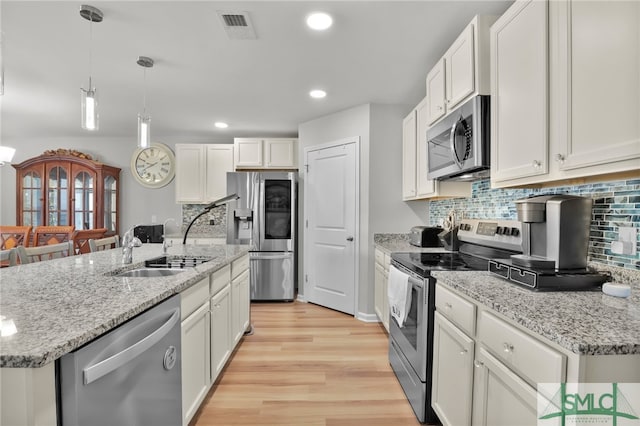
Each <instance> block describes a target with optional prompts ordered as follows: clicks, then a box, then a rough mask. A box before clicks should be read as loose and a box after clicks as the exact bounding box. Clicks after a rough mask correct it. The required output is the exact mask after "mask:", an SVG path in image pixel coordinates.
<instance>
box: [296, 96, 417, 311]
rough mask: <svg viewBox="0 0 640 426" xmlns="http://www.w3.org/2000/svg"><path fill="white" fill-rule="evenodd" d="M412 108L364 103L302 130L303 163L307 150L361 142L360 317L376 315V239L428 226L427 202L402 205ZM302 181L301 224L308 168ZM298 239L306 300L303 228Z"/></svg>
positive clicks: (301, 178) (299, 127) (299, 272)
mask: <svg viewBox="0 0 640 426" xmlns="http://www.w3.org/2000/svg"><path fill="white" fill-rule="evenodd" d="M408 110H409V108H408V107H406V106H398V105H378V104H365V105H360V106H357V107H353V108H350V109H347V110H344V111H340V112H337V113H334V114H330V115H327V116H324V117H320V118H317V119H315V120H311V121H308V122H305V123H302V124H300V125H299V126H298V141H299V150H298V152H299V163H300V164H301V165H302V164H304V163H305V161H304V149H305V148H308V147H310V146H314V145H320V144H323V143H328V142H332V141H336V140H339V139H344V138H348V137H352V136H357V137H359V138H360V218H359V227H360V244H359V247H358V266H359V269H360V271H359V273H360V276H359V292H358V295H357V310H358V312H356V315H358V314H361V315H374V304H373V293H374V291H373V290H374V288H373V234H374V233H379V232H407V231H408V229H409V228H410V227H411V226H413V225H416V224H424V223H427V212H426V203H424V202H423V203H422V204H421V205H419V206H416V205H415V204H412V205H410V204H407V203H405V202H403V201H402V199H401V194H402V183H401V175H402V119H403V117H404V115H405V114H406V113H407V112H408ZM300 169H301V173H300V182H299V188H298V193H299V200H300V201H299V218H300V220H299V224H300V225H302V223H303V219H304V169H303V167H302V166H301V167H300ZM298 235H299V236H300V238H299V241H298V250H299V251H298V253H299V255H298V259H299V266H300V267H299V269H298V283H299V286H298V287H299V293H300V294H301V295H302V297H304V285H303V284H304V264H303V261H302V260H303V259H304V228H303V227H302V226H299V229H298Z"/></svg>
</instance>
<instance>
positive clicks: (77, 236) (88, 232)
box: [72, 228, 107, 254]
mask: <svg viewBox="0 0 640 426" xmlns="http://www.w3.org/2000/svg"><path fill="white" fill-rule="evenodd" d="M106 233H107V228H97V229H79V230H77V231H75V232H74V233H73V237H72V239H73V246H74V249H75V253H76V254H85V253H90V252H91V249H90V247H89V240H97V239H100V238H103V237H104V234H106Z"/></svg>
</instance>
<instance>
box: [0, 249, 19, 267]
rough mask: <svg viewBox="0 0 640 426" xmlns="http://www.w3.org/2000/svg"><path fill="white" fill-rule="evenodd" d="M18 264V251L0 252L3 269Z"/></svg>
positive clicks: (0, 263) (0, 262)
mask: <svg viewBox="0 0 640 426" xmlns="http://www.w3.org/2000/svg"><path fill="white" fill-rule="evenodd" d="M17 264H18V250H17V249H16V248H11V249H8V250H0V265H1V267H3V268H4V267H7V266H15V265H17Z"/></svg>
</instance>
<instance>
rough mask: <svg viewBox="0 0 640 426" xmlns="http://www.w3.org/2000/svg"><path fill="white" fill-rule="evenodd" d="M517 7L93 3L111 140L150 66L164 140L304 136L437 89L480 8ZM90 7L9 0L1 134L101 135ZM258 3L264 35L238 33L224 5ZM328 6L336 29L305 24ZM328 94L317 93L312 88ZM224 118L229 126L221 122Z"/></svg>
mask: <svg viewBox="0 0 640 426" xmlns="http://www.w3.org/2000/svg"><path fill="white" fill-rule="evenodd" d="M510 3H511V1H510V0H508V1H491V2H485V1H451V0H449V1H411V2H401V1H354V2H348V1H324V2H320V1H281V2H272V1H255V2H244V1H227V2H217V1H141V2H140V1H106V0H101V1H89V0H88V1H87V2H86V3H85V4H90V5H92V6H95V7H98V8H99V9H101V10H102V12H103V13H104V21H103V22H101V23H94V24H93V44H92V49H91V50H92V52H93V55H92V56H93V65H92V73H91V74H92V76H93V81H94V83H95V86H96V87H97V89H98V93H99V107H100V129H99V130H98V133H99V136H100V137H114V138H116V137H118V138H120V137H125V138H126V137H131V138H135V136H136V131H137V130H136V123H137V121H136V120H137V114H138V113H139V112H141V110H142V98H143V69H142V68H141V67H140V66H138V65H137V64H136V59H137V57H138V56H140V55H142V56H149V57H151V58H153V59H154V60H155V66H154V67H153V68H151V69H149V70H148V71H147V77H146V82H147V83H146V87H147V105H148V110H150V112H151V115H152V126H153V127H152V132H153V133H152V138H153V139H156V138H157V137H158V136H161V137H170V138H180V139H181V140H184V141H185V142H188V141H196V140H207V139H211V140H215V139H217V138H223V137H224V138H229V137H236V136H295V135H296V134H297V129H298V124H299V123H302V122H305V121H308V120H311V119H314V118H316V117H320V116H323V115H326V114H329V113H332V112H335V111H340V110H343V109H345V108H349V107H352V106H356V105H361V104H364V103H369V102H372V103H391V104H406V105H407V110H408V109H409V108H410V107H411V106H413V105H415V104H417V103H418V102H419V101H420V100H421V99H422V98H423V97H424V94H425V80H424V79H425V76H426V73H427V71H428V70H429V69H430V68H431V66H432V65H433V64H434V63H435V61H436V60H437V59H438V58H439V57H440V56H442V54H443V53H444V51H445V50H446V48H447V47H448V46H449V45H450V44H451V43H452V42H453V40H454V39H455V37H457V35H458V34H459V33H460V32H461V30H462V29H463V28H464V26H465V25H466V24H467V23H468V22H469V21H470V20H471V18H472V17H473V16H474V15H475V14H478V13H484V14H497V15H499V14H501V13H502V12H503V11H504V10H505V9H506V8H507V7H508V6H509V4H510ZM81 4H82V2H81V1H72V2H62V1H42V2H34V1H24V0H20V1H9V0H3V1H1V2H0V7H1V23H2V32H3V40H4V44H3V62H4V69H5V94H4V96H2V97H0V108H1V136H2V140H3V141H7V142H11V143H13V144H14V145H15V144H17V143H19V142H20V141H21V140H29V139H33V138H37V139H40V138H65V137H68V138H76V137H91V136H93V133H87V132H84V131H82V130H81V129H80V87H81V86H82V87H85V88H86V87H87V84H88V76H89V45H90V43H89V26H90V24H89V21H86V20H84V19H83V18H81V17H80V15H79V13H78V12H79V8H80V5H81ZM220 10H222V11H232V12H238V11H246V12H249V14H250V18H251V20H252V22H253V25H254V27H255V31H256V33H257V39H256V40H230V39H228V37H227V35H226V34H225V32H224V30H223V27H222V24H221V22H220V20H219V18H218V16H217V11H220ZM316 10H321V11H325V12H328V13H330V14H332V15H333V17H334V25H333V27H332V28H330V30H328V31H326V32H324V33H317V32H313V31H311V30H309V29H307V28H306V26H305V24H304V18H305V16H306V15H307V14H308V13H309V12H311V11H316ZM313 88H322V89H324V90H326V91H327V93H328V96H327V97H326V98H325V99H322V100H315V99H311V98H310V97H309V96H308V92H309V90H311V89H313ZM215 121H225V122H228V123H229V128H228V129H226V130H220V129H216V128H214V126H213V123H214V122H215ZM96 136H97V135H96Z"/></svg>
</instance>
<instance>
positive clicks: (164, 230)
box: [162, 217, 178, 254]
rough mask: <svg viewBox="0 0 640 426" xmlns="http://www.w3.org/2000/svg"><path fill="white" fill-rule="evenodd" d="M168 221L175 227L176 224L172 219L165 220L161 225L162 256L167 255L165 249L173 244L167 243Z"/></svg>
mask: <svg viewBox="0 0 640 426" xmlns="http://www.w3.org/2000/svg"><path fill="white" fill-rule="evenodd" d="M170 221H173V223H175V224H176V225H177V224H178V223H177V222H176V220H175V219H174V218H172V217H170V218H168V219H167V220H165V221H164V223H163V224H162V253H164V254H167V249H168V248H169V247H170V246H172V245H173V244H169V243H167V223H169V222H170Z"/></svg>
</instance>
